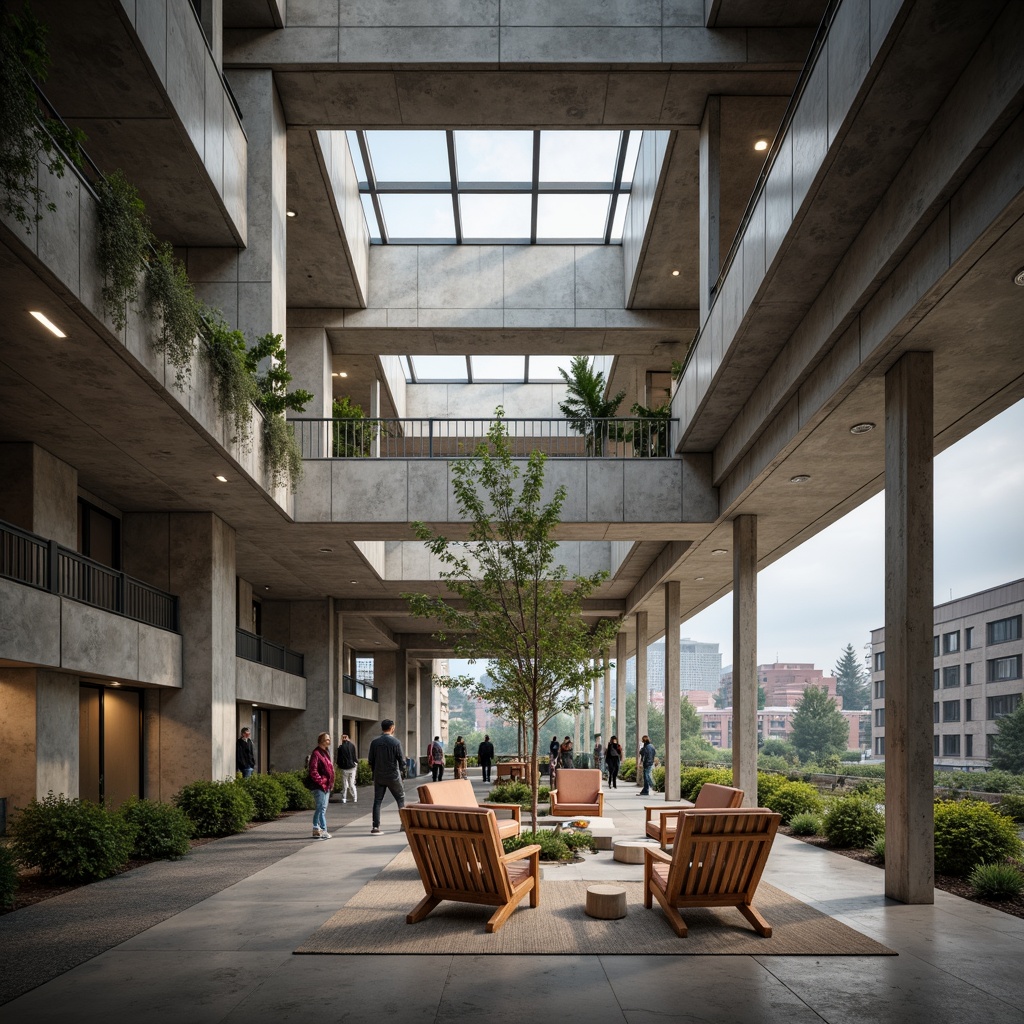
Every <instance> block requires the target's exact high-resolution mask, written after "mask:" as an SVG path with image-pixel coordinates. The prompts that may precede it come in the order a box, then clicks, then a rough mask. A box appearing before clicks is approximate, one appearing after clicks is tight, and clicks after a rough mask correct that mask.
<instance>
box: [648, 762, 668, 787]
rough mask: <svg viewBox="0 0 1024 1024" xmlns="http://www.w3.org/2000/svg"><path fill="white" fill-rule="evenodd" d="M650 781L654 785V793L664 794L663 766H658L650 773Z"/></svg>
mask: <svg viewBox="0 0 1024 1024" xmlns="http://www.w3.org/2000/svg"><path fill="white" fill-rule="evenodd" d="M651 781H652V782H653V783H654V791H655V793H664V792H665V766H664V765H663V764H659V765H658V766H657V767H656V768H655V769H654V771H652V772H651Z"/></svg>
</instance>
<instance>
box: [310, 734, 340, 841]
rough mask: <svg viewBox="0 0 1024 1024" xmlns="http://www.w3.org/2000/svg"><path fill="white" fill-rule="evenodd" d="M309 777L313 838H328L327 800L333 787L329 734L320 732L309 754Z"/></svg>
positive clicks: (329, 836)
mask: <svg viewBox="0 0 1024 1024" xmlns="http://www.w3.org/2000/svg"><path fill="white" fill-rule="evenodd" d="M309 777H310V779H311V780H312V781H313V799H314V800H315V801H316V803H315V805H314V809H313V838H314V839H330V838H331V833H330V832H328V831H327V801H328V800H330V798H331V790H332V789H334V764H333V763H332V762H331V734H330V733H329V732H322V733H320V735H319V736H318V737H317V738H316V746H315V747H314V748H313V753H312V754H310V755H309Z"/></svg>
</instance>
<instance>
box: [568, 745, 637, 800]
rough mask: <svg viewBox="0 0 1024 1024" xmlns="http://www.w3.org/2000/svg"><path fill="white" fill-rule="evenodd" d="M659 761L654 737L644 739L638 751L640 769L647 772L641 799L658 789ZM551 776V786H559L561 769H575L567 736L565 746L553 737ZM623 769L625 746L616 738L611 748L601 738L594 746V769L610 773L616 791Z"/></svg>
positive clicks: (609, 783) (610, 785) (611, 783)
mask: <svg viewBox="0 0 1024 1024" xmlns="http://www.w3.org/2000/svg"><path fill="white" fill-rule="evenodd" d="M656 759H657V752H656V751H655V749H654V746H653V744H652V743H651V738H650V736H644V737H643V738H642V740H641V743H640V749H639V750H638V751H637V766H638V768H639V769H640V770H641V771H642V772H643V780H644V784H643V789H641V790H640V792H639V793H638V794H637V796H650V794H651V790H652V789H653V788H654V780H653V777H652V776H653V772H654V762H655V760H656ZM548 763H549V769H548V770H549V773H550V776H551V786H552V788H554V786H555V775H556V773H557V771H558V769H560V768H572V767H573V765H574V763H575V762H574V758H573V744H572V740H571V739H570V738H569V737H568V736H566V737H565V739H564V740H562V742H561V743H559V742H558V737H557V736H552V737H551V744H550V746H549V747H548ZM621 766H622V744H620V743H619V738H618V736H612V737H611V739H609V740H608V746H607V747H605V746H604V744H602V743H601V737H600V736H598V737H597V741H596V742H595V744H594V767H595V768H598V769H600V770H601V771H602V772H604V771H605V770H607V772H608V785H609V787H610V788H612V789H618V788H619V768H620V767H621Z"/></svg>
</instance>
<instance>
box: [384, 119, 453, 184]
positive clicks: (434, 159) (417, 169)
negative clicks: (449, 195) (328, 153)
mask: <svg viewBox="0 0 1024 1024" xmlns="http://www.w3.org/2000/svg"><path fill="white" fill-rule="evenodd" d="M366 142H367V148H368V149H369V151H370V160H371V162H372V163H373V173H374V175H375V177H376V179H377V182H378V183H380V182H385V181H433V182H436V181H445V182H449V183H450V182H451V175H450V173H449V170H448V143H447V141H446V140H445V133H444V132H443V131H434V132H418V131H415V132H414V131H397V132H395V131H369V132H367V133H366Z"/></svg>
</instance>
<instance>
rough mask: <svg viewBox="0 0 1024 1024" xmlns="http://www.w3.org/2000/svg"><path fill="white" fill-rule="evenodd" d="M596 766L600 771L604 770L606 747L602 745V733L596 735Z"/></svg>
mask: <svg viewBox="0 0 1024 1024" xmlns="http://www.w3.org/2000/svg"><path fill="white" fill-rule="evenodd" d="M594 767H595V768H596V769H597V770H598V771H599V772H603V771H604V747H603V746H602V745H601V734H600V733H598V734H597V735H596V736H595V737H594Z"/></svg>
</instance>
